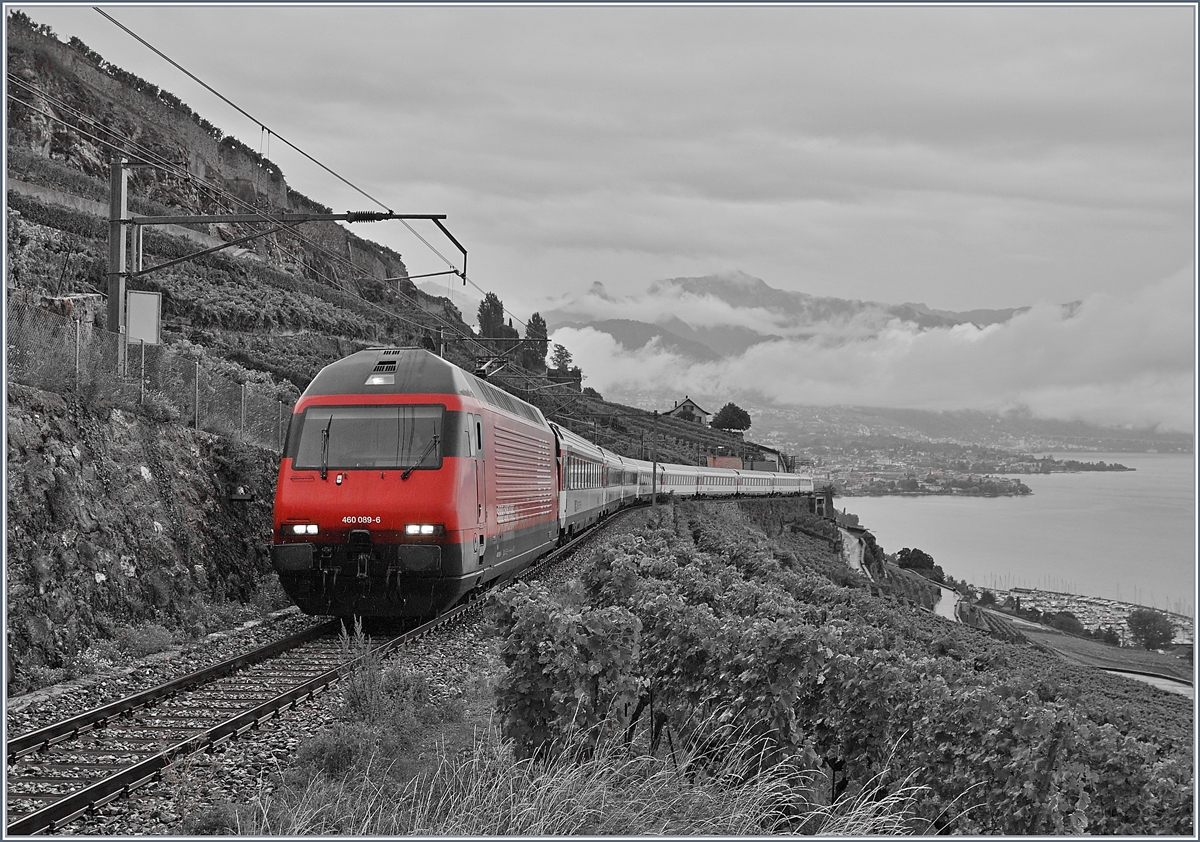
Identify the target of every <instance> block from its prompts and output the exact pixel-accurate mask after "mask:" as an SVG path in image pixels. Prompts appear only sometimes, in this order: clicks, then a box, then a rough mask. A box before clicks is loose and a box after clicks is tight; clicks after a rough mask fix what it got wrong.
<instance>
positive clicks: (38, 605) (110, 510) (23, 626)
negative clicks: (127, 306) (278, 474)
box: [5, 383, 276, 680]
mask: <svg viewBox="0 0 1200 842" xmlns="http://www.w3.org/2000/svg"><path fill="white" fill-rule="evenodd" d="M7 434H8V448H7V454H6V456H7V473H6V480H7V488H6V493H7V504H8V523H7V529H8V533H7V538H8V546H7V550H8V552H7V558H6V565H5V575H6V585H7V594H8V612H9V614H8V644H9V652H10V656H11V659H12V662H11V665H12V667H13V670H14V674H15V678H17V679H18V680H20V679H21V677H22V676H28V675H30V674H32V673H36V672H37V668H39V667H40V668H46V667H49V668H60V667H63V666H64V665H67V664H69V663H70V661H71V660H72V658H74V657H77V656H78V654H79V652H80V651H81V650H82V649H84V648H86V646H87V645H88V644H89V643H90V642H91V641H93V640H96V639H105V638H111V637H113V636H114V635H115V633H116V632H117V631H118V630H119V629H121V628H122V627H125V626H135V625H137V624H139V623H146V622H155V623H159V624H161V625H163V626H165V627H167V628H169V629H174V630H176V631H177V632H178V633H179V634H180V635H181V636H187V635H194V634H200V633H203V632H205V631H207V630H209V629H208V623H209V622H210V621H211V619H212V617H213V615H214V612H213V611H212V608H211V607H212V606H213V605H214V604H219V603H222V602H227V601H231V600H232V601H237V602H246V601H251V600H253V599H255V598H256V596H257V595H258V594H259V591H260V587H261V585H262V583H263V581H264V579H265V578H266V574H267V573H268V571H269V570H270V562H269V560H268V558H267V556H266V550H265V547H266V544H267V543H268V540H269V535H270V530H271V498H272V495H273V492H274V482H275V470H276V463H275V459H274V458H273V454H271V453H269V452H267V451H263V450H260V449H257V448H249V447H243V446H240V445H238V444H237V443H236V442H234V441H231V440H229V439H226V438H222V437H219V436H215V435H212V434H208V433H204V432H196V431H194V430H189V429H187V428H185V427H180V426H178V425H167V424H159V423H155V422H153V421H150V420H148V419H146V418H143V417H139V416H137V415H136V414H134V413H131V412H128V411H125V410H122V409H119V408H116V407H103V406H96V405H93V406H84V405H83V404H81V403H80V402H79V401H77V400H74V399H71V398H69V397H64V396H62V395H57V394H54V393H51V392H42V391H38V390H35V389H30V388H28V387H24V386H21V385H19V384H12V383H10V384H8V406H7ZM239 486H240V487H242V488H244V489H247V490H248V491H249V492H251V493H252V494H253V497H254V499H253V500H252V501H251V502H236V501H233V500H231V499H230V491H231V489H232V490H236V489H237V488H238V487H239Z"/></svg>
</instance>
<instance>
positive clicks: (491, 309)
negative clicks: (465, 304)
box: [477, 292, 504, 336]
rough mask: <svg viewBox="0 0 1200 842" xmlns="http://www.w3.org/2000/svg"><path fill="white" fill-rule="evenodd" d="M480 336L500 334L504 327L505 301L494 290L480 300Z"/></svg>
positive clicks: (478, 317)
mask: <svg viewBox="0 0 1200 842" xmlns="http://www.w3.org/2000/svg"><path fill="white" fill-rule="evenodd" d="M477 321H478V322H479V335H480V336H499V335H500V328H502V327H504V302H503V301H501V300H500V297H499V296H498V295H496V293H494V292H489V293H487V294H486V295H485V296H484V297H483V301H480V302H479V313H478V316H477Z"/></svg>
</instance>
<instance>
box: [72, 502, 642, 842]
mask: <svg viewBox="0 0 1200 842" xmlns="http://www.w3.org/2000/svg"><path fill="white" fill-rule="evenodd" d="M644 522H645V520H644V517H639V516H638V515H637V514H633V515H630V516H627V517H624V518H622V519H621V520H620V521H619V522H618V523H616V524H615V525H613V526H612V527H611V528H610V529H609V530H606V534H608V535H612V534H620V533H623V532H627V531H630V530H632V529H636V528H638V527H639V526H641V525H642V524H644ZM595 546H596V544H595V543H592V544H590V545H589V546H588V547H586V548H584V549H583V550H582V551H581V552H579V553H577V554H575V555H574V556H572V557H571V558H569V559H567V560H565V561H564V562H563V563H562V564H560V565H557V566H556V567H555V568H553V569H552V570H548V571H546V572H544V573H542V574H539V576H538V577H537V578H538V579H539V580H540V581H544V582H547V583H549V581H555V582H556V581H562V580H565V579H568V578H570V577H571V576H572V575H573V573H574V570H575V569H576V568H577V567H578V565H580V564H581V563H582V562H583V560H584V559H586V558H589V557H590V555H591V552H592V551H593V548H594V547H595ZM484 614H486V612H480V614H477V615H475V616H474V618H473V619H469V620H467V621H465V622H461V623H457V624H454V625H453V626H451V627H449V628H446V629H440V630H438V631H436V632H433V633H431V634H428V635H426V636H425V637H423V638H421V639H420V640H417V641H414V642H412V643H410V644H409V645H407V646H405V647H403V648H401V649H399V650H397V651H396V652H394V653H392V654H391V655H390V656H389V657H388V658H387V659H386V660H385V662H384V667H385V668H386V667H389V666H393V665H396V664H404V665H405V666H406V668H407V669H410V670H412V671H414V672H418V673H420V674H421V675H423V676H424V677H425V679H426V680H427V682H428V685H429V687H430V691H431V696H432V699H433V701H435V702H436V701H439V700H441V699H446V698H456V697H457V698H462V697H463V696H464V695H465V689H464V688H467V687H472V686H475V687H478V686H480V682H485V683H486V682H489V681H490V680H491V679H492V678H494V676H495V675H496V674H498V673H499V671H500V670H501V669H502V668H503V667H502V664H501V661H500V657H499V654H498V650H499V644H498V641H496V640H495V638H494V637H493V636H492V635H491V632H490V627H489V621H488V620H486V619H484V616H483V615H484ZM342 707H343V690H342V685H341V683H340V682H339V683H335V684H334V685H332V686H331V687H329V688H328V689H327V690H326V691H325V692H322V693H319V694H318V695H317V696H315V697H314V698H313V699H311V700H310V701H307V702H303V703H301V704H299V705H298V706H297V707H295V708H293V709H291V710H289V711H286V712H284V713H282V714H280V715H279V716H278V717H276V718H275V719H273V720H271V721H269V722H266V723H264V724H263V725H262V726H261V727H260V728H258V729H254V730H251V731H249V732H247V733H246V734H244V735H243V736H241V737H240V738H238V739H236V740H231V741H228V742H226V743H223V744H222V745H220V746H217V747H216V748H214V749H213V750H211V751H209V752H204V753H201V754H199V755H196V756H194V757H191V758H188V759H187V760H185V761H183V762H181V763H179V764H177V765H176V766H174V767H172V768H171V769H168V770H166V771H165V772H164V773H163V776H162V779H161V780H160V781H155V782H153V783H151V784H147V785H146V786H144V787H142V788H140V789H138V790H137V791H135V793H134V794H133V796H131V797H129V798H124V799H119V800H117V801H114V802H112V803H110V804H108V805H105V806H103V807H100V808H98V809H97V810H96V812H95V814H93V815H85V816H81V817H80V818H78V819H76V820H75V821H74V822H72V823H71V824H70V825H68V826H67V827H65V828H63V829H61V830H60V831H58V832H59V833H62V834H72V835H74V834H78V835H97V836H139V835H181V834H184V833H185V832H186V829H187V828H188V827H189V825H187V824H185V820H186V819H188V818H189V817H191V818H192V821H193V822H194V821H195V818H196V817H197V816H201V815H204V814H205V813H206V812H208V811H211V810H214V808H218V809H219V808H223V807H227V806H228V805H231V804H233V805H242V804H248V803H251V802H253V801H255V800H256V799H258V798H262V797H264V796H268V795H270V794H271V793H272V792H273V791H274V788H275V781H276V780H278V776H279V774H280V772H281V771H282V770H284V769H286V768H287V767H288V766H289V765H292V764H293V763H294V762H295V761H296V757H297V753H298V752H299V750H300V747H301V746H302V745H304V744H305V743H307V742H310V741H311V740H312V739H313V738H314V737H316V736H317V735H319V734H320V733H321V732H323V731H324V730H326V729H327V728H329V727H330V726H331V725H332V724H333V723H334V722H335V720H336V719H337V717H338V714H339V712H340V710H341V709H342ZM490 713H491V709H490V708H488V709H487V710H473V711H470V712H469V714H468V715H470V716H472V717H474V718H475V720H476V721H478V722H479V724H480V725H482V726H484V727H486V725H487V722H488V718H489V716H490ZM191 829H192V830H194V825H192V826H191Z"/></svg>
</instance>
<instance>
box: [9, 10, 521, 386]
mask: <svg viewBox="0 0 1200 842" xmlns="http://www.w3.org/2000/svg"><path fill="white" fill-rule="evenodd" d="M93 8H95V10H96V11H97V12H99V13H100V14H101V15H102V16H104V17H105V18H107V19H108V20H110V21H111V22H112V23H113V24H114V25H116V26H118V27H119V28H121V29H122V30H123V31H125V32H126V33H128V34H129V35H130V36H131V37H133V38H135V39H136V40H137V41H138V42H139V43H142V44H143V45H144V46H146V47H147V48H148V49H150V50H151V51H153V52H154V53H155V54H156V55H158V56H160V57H161V58H163V59H164V60H165V61H167V62H168V63H170V64H171V65H172V66H174V67H176V68H177V69H178V70H180V71H181V72H183V73H184V74H185V75H187V76H188V77H189V78H191V79H192V80H194V81H195V82H196V83H197V84H200V85H202V86H203V87H204V88H205V89H206V90H208V91H210V92H211V93H212V94H213V95H215V96H217V97H218V98H219V99H221V100H222V101H223V102H225V103H226V104H228V105H229V106H230V107H232V108H234V109H235V110H237V111H238V112H239V113H241V114H242V115H244V116H245V117H247V118H248V119H250V120H252V121H253V122H254V123H256V124H257V125H258V126H259V127H260V145H261V142H262V134H263V133H265V134H266V142H267V144H268V146H267V148H268V149H269V148H270V146H269V143H270V135H271V134H275V135H276V136H277V137H279V138H280V140H282V141H283V142H284V143H286V144H287V145H288V146H290V147H291V148H293V149H294V150H296V151H297V152H298V153H299V154H301V155H303V156H304V157H305V158H308V159H309V160H311V161H312V162H313V163H315V164H317V165H318V166H319V167H321V168H322V169H324V170H325V171H327V172H329V173H330V174H331V175H333V176H335V177H336V178H338V179H339V180H340V181H342V182H343V183H345V184H347V185H348V186H349V187H351V188H352V189H354V190H356V191H357V192H359V193H360V194H362V195H363V196H365V197H367V198H368V199H370V200H371V201H373V202H375V203H376V204H378V205H379V206H380V207H382V208H384V209H385V210H387V211H388V212H389V213H391V212H392V211H391V209H390V208H389V207H388V206H387V205H386V204H384V203H383V202H381V201H380V200H378V199H377V198H375V197H374V196H372V195H370V194H369V193H367V192H366V191H364V190H362V189H361V188H359V187H358V186H357V185H355V184H353V183H351V182H350V181H349V180H347V179H346V178H344V177H343V176H341V175H340V174H339V173H337V172H335V171H334V170H333V169H331V168H330V167H328V166H326V165H325V164H323V163H322V162H320V161H318V160H317V159H316V158H313V156H311V155H309V154H308V153H307V152H305V151H304V150H302V149H300V148H299V147H297V146H296V145H295V144H293V143H291V142H290V141H288V140H287V139H286V138H284V137H283V136H282V135H279V134H278V133H277V132H274V131H273V130H272V129H270V127H268V126H267V125H266V124H265V123H264V122H263V121H261V120H259V119H257V118H256V117H254V116H253V115H252V114H250V113H249V112H247V111H246V110H245V109H243V108H241V107H240V106H238V105H237V104H236V103H234V102H233V101H232V100H231V99H229V98H228V97H226V96H224V95H223V94H221V93H220V92H219V91H217V90H216V89H215V88H213V87H212V86H211V85H208V84H207V83H206V82H204V81H203V80H202V79H200V78H199V77H198V76H196V75H195V74H193V73H191V72H190V71H188V70H187V69H186V68H184V67H183V66H182V65H180V64H179V63H178V62H176V61H174V60H173V59H171V58H170V57H169V56H167V55H166V54H165V53H163V52H162V51H161V50H159V49H158V48H156V47H154V46H153V45H152V44H150V43H149V42H148V41H146V40H145V39H144V38H142V37H141V36H139V35H137V34H136V33H135V32H133V31H132V30H131V29H129V28H128V27H126V26H125V25H124V24H122V23H120V22H119V21H117V20H116V19H115V18H113V17H112V16H111V15H109V14H107V13H106V12H104V11H103V10H101V9H99V8H96V7H93ZM12 78H13V77H12V76H11V74H10V80H11V79H12ZM25 87H26V88H28V89H30V90H34V91H36V90H37V89H36V88H33V86H29V85H26V86H25ZM39 93H41V94H42V95H43V96H47V98H49V96H48V95H46V94H45V92H39ZM10 97H11V94H10ZM11 98H13V99H14V100H15V101H18V102H22V104H24V105H26V106H27V107H30V108H33V106H32V105H31V104H29V103H25V102H23V101H22V100H20V99H17V98H16V97H11ZM61 106H62V107H65V108H67V109H69V110H72V111H74V109H70V106H67V105H66V103H61ZM34 110H38V109H34ZM39 113H42V114H43V115H45V116H48V117H51V119H56V120H58V121H59V122H63V123H64V124H66V125H70V123H67V121H66V120H63V119H61V118H58V117H56V116H54V115H49V114H45V112H39ZM76 113H77V114H78V112H76ZM78 117H79V119H81V120H83V121H85V122H87V123H89V124H91V125H95V121H93V120H91V118H89V117H87V116H86V115H83V114H78ZM72 128H75V129H76V130H77V131H82V130H80V129H79V128H78V127H75V126H72ZM105 131H107V132H108V133H109V134H111V135H112V136H113V137H114V138H116V139H119V140H121V141H123V142H124V143H125V144H126V146H127V147H140V144H137V143H136V142H135V141H133V140H132V139H129V138H124V137H121V136H119V135H117V134H116V133H115V132H112V131H111V130H110V129H107V128H105ZM83 133H85V134H87V133H86V132H83ZM91 137H93V139H95V140H96V141H97V142H100V143H103V144H104V145H107V146H109V147H110V148H113V149H114V150H115V151H117V152H124V151H125V150H124V149H123V148H122V147H119V146H117V145H116V144H114V143H110V142H106V141H104V140H103V139H101V138H99V137H97V136H95V135H91ZM142 149H143V151H144V157H147V158H157V159H158V160H159V161H160V162H161V163H160V165H161V166H162V168H163V169H164V170H166V171H168V172H172V171H174V173H175V174H176V175H178V176H179V177H182V178H186V179H190V180H193V181H196V182H197V183H199V184H201V185H206V183H205V182H204V181H203V179H195V178H193V177H192V176H191V174H190V173H188V172H186V171H182V172H181V171H180V170H179V169H178V168H177V167H175V166H174V165H173V164H172V163H171V162H168V161H166V159H163V158H162V157H161V156H159V155H157V154H156V153H153V151H152V150H149V149H145V148H144V147H142ZM207 186H208V188H209V190H210V191H211V193H213V194H215V195H221V196H223V197H224V198H225V199H226V200H227V201H231V202H233V203H234V204H240V205H242V206H243V207H246V208H249V209H250V210H252V211H253V212H255V213H259V214H262V215H263V216H264V220H263V221H264V222H273V221H274V220H271V219H269V217H267V216H266V215H265V214H263V213H262V211H261V210H259V209H258V208H256V207H253V206H251V205H249V204H247V203H245V202H243V201H241V200H239V199H238V198H237V197H235V196H232V195H230V194H228V193H226V192H225V191H223V190H220V189H219V188H216V187H214V186H212V185H207ZM218 203H219V200H218ZM401 221H402V222H403V223H404V225H405V227H407V228H408V230H409V231H410V232H411V233H412V234H413V235H414V236H416V237H417V239H418V240H420V241H421V242H422V243H423V244H424V245H425V246H426V247H427V248H428V249H429V250H430V251H432V252H433V253H434V254H435V255H437V256H438V257H439V258H441V259H442V260H443V261H444V262H445V263H446V265H447V266H449V267H450V268H451V270H452V272H453V274H456V275H459V276H460V277H462V279H463V282H464V283H470V284H471V286H473V287H474V288H475V289H476V290H478V291H479V292H481V293H484V294H485V295H486V294H487V293H486V291H485V290H483V288H482V287H480V286H479V285H478V284H477V283H475V281H474V280H473V279H471V278H469V277H468V276H467V275H466V274H465V272H459V271H457V269H456V268H455V266H454V264H453V263H452V262H451V261H450V260H448V259H447V258H446V257H445V255H443V254H442V253H441V252H440V251H439V250H438V249H437V248H435V247H434V246H433V245H432V244H431V243H430V242H429V241H428V240H426V239H425V238H424V237H423V236H422V235H421V234H420V233H419V232H417V231H416V230H415V229H414V228H413V227H412V226H411V225H409V224H408V222H407V221H406V220H401ZM288 230H289V232H290V233H292V234H293V236H295V237H296V238H297V239H299V240H300V241H302V242H303V243H306V244H307V245H309V246H310V247H311V248H313V249H315V250H317V251H319V252H321V253H323V254H325V255H327V256H328V257H330V258H331V259H333V260H335V261H337V262H339V263H345V264H347V265H348V266H349V267H350V268H351V269H352V270H354V271H355V272H356V273H359V274H362V275H367V276H369V274H368V273H366V272H363V271H362V270H361V269H359V267H358V266H356V265H355V264H354V263H353V261H352V260H349V259H347V258H345V257H343V256H342V255H339V254H336V253H334V252H330V251H329V250H328V249H325V248H324V247H322V246H321V245H320V244H318V243H316V242H315V241H313V240H311V239H310V238H308V237H305V236H304V235H303V234H301V233H300V232H299V231H296V230H295V228H294V227H291V226H288ZM281 247H282V246H281ZM284 251H285V252H286V249H285V250H284ZM293 259H295V258H293ZM298 262H299V263H300V265H301V266H304V267H305V268H307V269H308V270H309V271H312V272H313V273H314V274H315V275H317V276H318V277H322V275H321V273H320V272H319V271H317V270H316V269H315V267H311V266H307V265H306V264H305V262H304V261H303V260H299V261H298ZM437 274H443V273H427V274H423V275H419V276H418V277H431V276H434V275H437ZM333 285H334V286H336V287H338V288H341V289H343V290H345V291H346V292H347V293H348V294H350V295H352V296H353V297H355V298H358V299H359V300H360V301H362V302H363V303H365V304H367V305H368V306H370V307H372V308H374V309H376V310H378V311H380V312H381V313H384V314H385V315H388V316H390V317H392V318H395V319H397V320H399V321H401V322H403V323H406V324H412V325H421V326H422V327H424V326H425V325H423V324H421V323H419V322H414V321H412V320H410V319H406V318H404V317H402V316H399V314H396V313H393V312H390V311H388V310H386V309H384V308H382V307H380V306H379V305H377V304H376V303H375V302H372V301H369V300H368V299H366V298H364V297H363V296H361V295H359V294H358V293H357V292H356V291H354V290H352V289H349V288H347V287H345V285H343V284H342V283H341V282H340V281H339V280H337V279H336V277H335V278H334V280H333ZM397 294H399V295H400V296H401V297H403V298H404V299H405V300H408V301H409V302H410V303H412V304H414V305H415V304H416V302H415V301H414V300H413V299H412V298H411V297H410V296H408V295H407V294H405V293H403V292H402V291H401V290H399V289H397ZM418 306H419V305H418ZM503 312H504V313H506V314H508V315H509V316H510V317H511V318H512V319H514V320H515V321H517V322H518V323H519V324H521V326H522V327H524V328H525V329H526V331H528V325H527V324H526V322H524V321H523V320H522V319H520V318H519V317H517V316H515V315H514V314H513V313H512V312H511V311H509V310H508V309H507V308H503ZM429 315H430V316H431V317H432V319H433V321H435V322H436V323H438V324H440V325H442V326H443V328H445V327H449V328H450V330H451V333H452V335H455V336H459V337H461V338H463V339H465V340H468V341H471V342H473V343H475V344H477V345H479V347H481V348H482V349H484V350H485V351H489V352H490V350H491V349H490V348H488V346H487V345H486V344H484V343H482V342H480V341H479V340H478V339H476V338H475V337H474V336H473V335H470V334H462V333H461V332H459V331H458V330H457V328H456V326H455V325H453V323H451V322H449V321H448V320H445V319H443V318H441V317H440V316H438V315H437V314H434V313H430V314H429ZM513 374H517V376H519V377H521V378H522V379H524V380H527V381H529V382H534V379H533V378H532V377H530V376H529V375H526V374H523V373H518V372H513Z"/></svg>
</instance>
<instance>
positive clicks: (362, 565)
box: [357, 553, 371, 579]
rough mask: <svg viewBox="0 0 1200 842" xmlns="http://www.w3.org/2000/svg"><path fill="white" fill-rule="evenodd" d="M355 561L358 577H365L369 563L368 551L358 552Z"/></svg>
mask: <svg viewBox="0 0 1200 842" xmlns="http://www.w3.org/2000/svg"><path fill="white" fill-rule="evenodd" d="M357 561H358V578H359V579H366V578H367V575H368V572H367V568H368V567H369V566H370V564H371V554H370V553H359V554H358V557H357Z"/></svg>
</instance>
